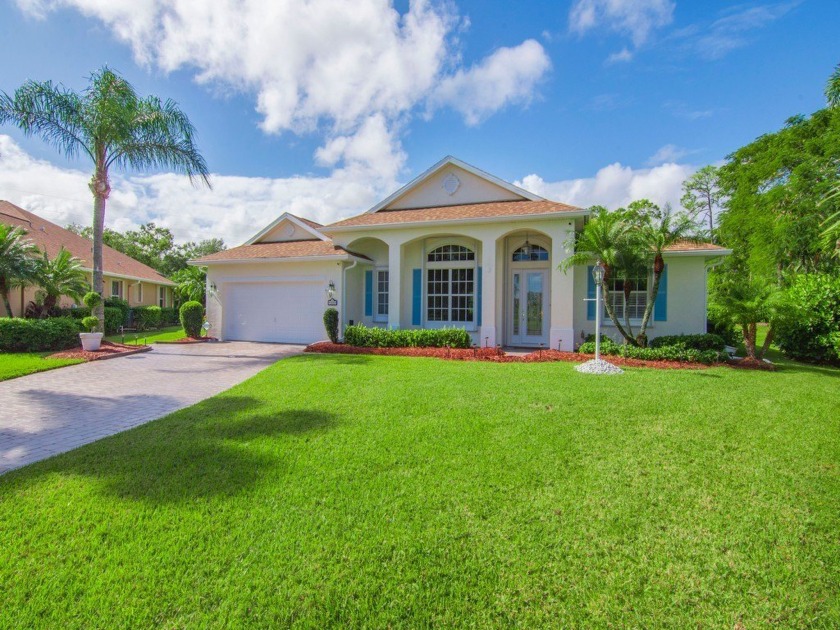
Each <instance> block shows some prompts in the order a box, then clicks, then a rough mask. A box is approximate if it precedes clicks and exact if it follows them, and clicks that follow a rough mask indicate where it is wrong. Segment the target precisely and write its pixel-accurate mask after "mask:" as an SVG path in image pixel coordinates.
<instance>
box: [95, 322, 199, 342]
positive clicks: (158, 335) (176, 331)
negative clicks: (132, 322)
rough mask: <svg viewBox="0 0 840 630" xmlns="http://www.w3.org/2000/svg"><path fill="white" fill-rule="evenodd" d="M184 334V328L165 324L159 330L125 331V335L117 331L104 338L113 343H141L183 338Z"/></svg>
mask: <svg viewBox="0 0 840 630" xmlns="http://www.w3.org/2000/svg"><path fill="white" fill-rule="evenodd" d="M186 336H187V335H186V334H185V333H184V329H183V328H181V327H180V326H166V327H164V328H161V329H159V330H146V331H141V332H135V331H127V332H126V333H125V335H121V334H119V333H118V334H116V335H108V336H107V337H105V339H106V340H107V341H111V342H113V343H127V344H135V343H137V344H143V343H154V342H156V341H177V340H178V339H184V338H185V337H186Z"/></svg>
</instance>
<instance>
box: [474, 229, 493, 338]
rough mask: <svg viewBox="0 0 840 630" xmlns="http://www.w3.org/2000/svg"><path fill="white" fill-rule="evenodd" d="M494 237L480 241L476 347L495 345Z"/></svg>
mask: <svg viewBox="0 0 840 630" xmlns="http://www.w3.org/2000/svg"><path fill="white" fill-rule="evenodd" d="M496 304H497V299H496V237H495V235H494V236H492V237H487V238H485V239H483V240H482V241H481V326H480V327H479V335H480V338H479V339H478V345H480V346H482V347H483V346H484V344H485V343H487V344H488V345H489V346H490V347H493V346H495V345H496Z"/></svg>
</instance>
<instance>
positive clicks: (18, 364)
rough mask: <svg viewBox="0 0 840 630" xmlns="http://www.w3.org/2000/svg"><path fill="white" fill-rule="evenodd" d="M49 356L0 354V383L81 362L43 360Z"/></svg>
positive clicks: (33, 353) (42, 354)
mask: <svg viewBox="0 0 840 630" xmlns="http://www.w3.org/2000/svg"><path fill="white" fill-rule="evenodd" d="M50 354H52V352H0V381H7V380H9V379H10V378H17V377H18V376H25V375H27V374H33V373H35V372H43V371H44V370H52V369H54V368H59V367H64V366H65V365H73V364H74V363H81V362H82V361H81V359H45V358H44V357H46V356H47V355H50ZM0 407H2V403H0Z"/></svg>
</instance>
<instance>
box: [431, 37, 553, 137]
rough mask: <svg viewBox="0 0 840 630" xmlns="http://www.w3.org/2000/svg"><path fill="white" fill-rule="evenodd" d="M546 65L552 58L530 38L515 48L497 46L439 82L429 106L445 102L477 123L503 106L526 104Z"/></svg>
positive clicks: (469, 120)
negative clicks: (476, 62)
mask: <svg viewBox="0 0 840 630" xmlns="http://www.w3.org/2000/svg"><path fill="white" fill-rule="evenodd" d="M549 68H551V60H550V59H549V58H548V55H547V54H546V52H545V50H544V49H543V47H542V46H541V45H540V44H538V43H537V42H536V41H534V40H533V39H529V40H526V41H524V42H523V43H522V44H520V45H519V46H516V47H514V48H500V49H498V50H497V51H495V52H494V53H492V54H491V55H489V56H488V57H486V58H485V59H484V60H482V61H481V63H478V64H476V65H474V66H472V67H471V68H469V69H461V70H458V71H457V72H456V73H455V74H454V75H452V76H449V77H447V78H445V79H444V80H443V81H441V83H440V84H439V85H438V86H437V87H436V88H435V90H434V92H433V93H432V96H431V97H430V99H429V106H430V109H434V108H437V107H441V106H444V105H447V106H449V107H451V108H453V109H455V110H456V111H458V112H460V113H461V114H463V116H464V120H465V121H466V122H467V124H468V125H477V124H478V123H480V122H481V121H482V120H484V119H485V118H487V117H488V116H490V115H491V114H493V112H496V111H498V110H500V109H502V108H503V107H505V106H506V105H509V104H514V103H520V104H528V103H529V102H530V101H531V98H532V96H533V93H534V86H535V84H536V83H537V82H538V81H539V80H540V79H541V78H542V77H543V76H544V75H545V73H546V72H547V71H548V69H549Z"/></svg>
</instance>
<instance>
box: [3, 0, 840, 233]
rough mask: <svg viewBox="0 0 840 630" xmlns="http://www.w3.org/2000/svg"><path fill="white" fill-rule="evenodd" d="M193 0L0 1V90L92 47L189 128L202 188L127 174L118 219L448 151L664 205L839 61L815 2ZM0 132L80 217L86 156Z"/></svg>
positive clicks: (39, 192)
mask: <svg viewBox="0 0 840 630" xmlns="http://www.w3.org/2000/svg"><path fill="white" fill-rule="evenodd" d="M202 4H203V6H204V7H205V9H204V15H203V17H202V18H201V19H199V18H198V17H197V16H196V14H195V12H193V13H192V14H189V13H188V14H185V15H183V16H182V15H179V14H178V13H177V11H175V10H172V9H167V8H165V6H166V3H162V2H158V1H155V0H150V1H149V2H146V3H139V2H132V1H124V2H123V1H119V0H63V1H61V2H51V1H49V0H47V1H41V0H20V1H19V2H17V3H15V2H5V3H3V4H0V24H2V35H3V37H2V38H0V60H2V61H0V64H2V72H0V89H3V90H6V91H11V90H13V89H14V88H15V87H17V86H18V85H19V84H20V83H21V82H23V81H24V80H26V79H29V78H32V79H52V80H54V81H57V82H62V83H65V84H66V85H68V86H71V87H74V88H81V87H83V86H84V82H85V76H86V75H87V74H88V73H89V72H90V71H91V70H93V69H95V68H97V67H99V66H101V65H103V64H105V63H107V64H109V65H110V66H112V67H113V68H115V69H117V70H119V71H120V72H121V73H123V74H124V75H125V76H126V77H127V78H128V79H129V80H130V81H131V82H132V83H133V84H134V85H135V86H136V88H137V89H138V91H140V92H141V93H155V94H158V95H160V96H164V97H171V98H173V99H175V100H177V101H178V102H179V103H180V105H181V106H182V107H183V108H184V109H185V110H186V111H187V113H188V114H189V115H190V117H191V119H192V120H193V122H194V123H195V125H196V127H197V128H198V130H199V139H200V146H201V149H202V150H203V152H204V154H205V157H206V158H207V161H208V163H209V165H210V167H211V170H212V171H213V173H214V174H215V175H216V177H215V180H216V182H217V185H216V190H215V191H214V192H213V193H207V192H205V191H193V190H192V189H191V188H190V187H189V186H184V185H183V182H180V181H175V178H174V177H173V176H170V175H166V174H161V175H159V176H153V177H148V176H141V175H140V174H131V173H129V174H126V175H125V176H124V177H122V178H118V179H117V186H115V188H119V189H120V191H119V193H115V195H114V198H113V199H112V203H111V208H110V209H109V215H108V218H109V222H110V223H111V224H112V225H114V226H116V227H120V228H126V227H129V226H132V225H136V224H138V223H140V222H143V221H146V220H155V221H157V222H158V223H160V224H164V225H168V226H169V227H171V228H172V229H173V230H174V231H175V232H176V234H177V235H178V237H179V238H180V239H186V238H203V237H207V236H225V237H226V239H227V240H228V241H229V242H230V243H231V244H234V243H236V242H238V241H241V240H244V238H247V236H248V235H249V234H250V233H251V232H254V231H256V229H257V228H259V227H260V224H261V223H265V222H268V221H270V220H271V218H272V217H273V216H276V215H277V214H279V213H280V212H282V211H284V210H292V211H296V212H298V213H300V214H304V215H307V216H310V217H312V218H315V219H316V220H322V221H327V220H333V219H335V218H338V217H342V216H347V215H349V214H353V213H355V212H358V211H361V210H364V209H365V207H366V206H368V205H370V204H372V203H374V202H375V201H377V200H378V199H379V198H381V197H383V196H385V195H386V194H388V193H390V192H392V190H393V188H394V186H396V185H398V184H400V183H404V182H406V181H408V180H409V179H411V177H413V176H414V175H416V174H418V173H419V172H422V171H423V170H424V169H425V168H427V167H428V166H430V165H431V164H432V163H434V162H436V161H437V160H438V159H440V158H441V157H442V156H444V155H447V154H452V155H456V156H457V157H459V158H461V159H464V160H466V161H467V162H470V163H472V164H474V165H476V166H479V167H480V168H483V169H485V170H487V171H489V172H491V173H493V174H495V175H497V176H499V177H502V178H504V179H507V180H510V181H517V182H519V183H521V184H524V185H526V186H528V187H530V188H532V189H534V190H535V192H537V193H539V194H544V195H546V196H549V197H552V198H556V199H558V200H561V201H567V202H570V203H577V204H582V205H588V204H590V203H606V204H610V205H615V204H618V203H623V202H626V201H627V200H628V199H630V198H632V197H635V196H639V195H641V194H645V195H646V196H651V197H654V198H656V200H658V201H660V202H665V201H669V202H671V203H676V199H678V196H679V184H680V182H681V180H682V178H683V177H685V176H687V175H688V174H690V172H691V171H692V170H693V169H695V168H696V167H698V166H701V165H703V164H706V163H711V162H716V161H719V160H721V159H723V158H724V156H725V155H726V154H727V153H728V152H730V151H732V150H734V149H736V148H738V147H739V146H741V145H743V144H744V143H746V142H749V141H750V140H751V139H753V138H755V137H756V136H758V135H760V134H762V133H765V132H768V131H772V130H774V129H777V128H778V127H779V126H780V125H781V124H782V123H783V122H784V120H785V119H786V118H787V117H789V116H791V115H793V114H797V113H810V112H812V111H814V110H816V109H818V108H820V107H822V105H823V96H822V88H823V86H824V83H825V80H826V78H827V77H828V75H829V74H830V72H831V70H832V68H833V66H834V65H835V64H837V63H838V62H840V45H838V43H839V42H838V38H837V30H836V25H837V24H838V23H840V2H835V1H833V0H802V1H801V2H754V3H731V2H697V1H696V0H695V1H691V2H689V1H688V0H674V1H672V0H634V1H631V0H610V1H607V0H575V1H574V2H517V3H511V2H503V1H485V2H467V1H460V2H454V3H448V4H440V3H435V2H431V3H426V2H415V3H412V4H409V3H408V2H396V3H395V4H394V5H392V7H389V6H387V3H384V2H377V1H376V0H360V1H359V2H358V3H354V4H353V5H351V4H350V3H345V6H354V11H353V13H352V14H348V15H345V16H341V15H336V11H337V10H336V8H335V5H334V4H331V3H330V2H329V0H311V1H310V2H308V3H306V5H305V6H304V5H302V4H301V3H294V2H290V1H288V0H286V1H280V0H278V1H277V2H273V3H269V4H263V5H260V4H259V3H247V2H245V3H243V4H242V7H241V11H239V12H238V13H237V15H236V16H235V18H234V17H232V16H231V15H227V14H225V13H224V9H222V8H218V9H217V5H218V6H219V7H221V5H222V3H217V2H215V1H213V0H208V1H207V2H205V3H202ZM138 5H140V6H138ZM268 6H274V7H277V8H276V10H275V11H273V12H272V11H267V10H266V7H268ZM339 13H340V11H339ZM240 18H241V22H240V21H239V20H240ZM164 24H167V26H166V29H167V30H166V31H165V32H163V31H162V29H163V26H162V25H164ZM412 24H413V26H412ZM383 34H384V35H383ZM290 86H292V88H294V86H296V88H295V89H292V88H290ZM0 134H5V136H7V137H5V138H3V140H2V142H0V167H3V170H5V172H6V175H5V176H3V175H2V174H0V197H2V198H8V199H10V200H12V201H14V202H16V203H20V204H21V205H25V206H26V207H30V208H31V209H33V210H34V211H36V212H41V213H42V214H44V215H45V216H47V217H48V218H51V219H52V220H55V221H56V222H59V223H66V222H68V221H70V220H77V221H84V222H87V214H88V212H89V204H88V203H87V199H86V192H87V191H86V190H85V189H84V186H83V184H84V174H85V171H86V169H87V165H86V164H84V163H83V162H68V161H66V160H63V159H61V158H60V157H59V156H57V155H56V154H55V153H54V152H53V151H52V149H50V148H49V147H46V146H45V145H43V144H42V143H40V142H39V141H37V140H34V139H27V138H23V137H22V136H21V135H20V134H19V133H18V132H17V131H16V130H14V129H12V128H9V127H5V128H2V129H0Z"/></svg>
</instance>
